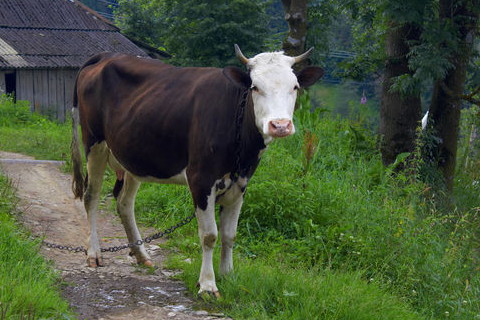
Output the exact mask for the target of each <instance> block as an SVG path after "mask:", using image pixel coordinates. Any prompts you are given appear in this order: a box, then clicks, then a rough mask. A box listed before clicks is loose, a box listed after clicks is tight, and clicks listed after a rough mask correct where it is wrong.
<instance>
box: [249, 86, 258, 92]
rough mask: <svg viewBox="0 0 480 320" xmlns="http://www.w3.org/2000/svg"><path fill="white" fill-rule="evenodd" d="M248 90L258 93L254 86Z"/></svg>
mask: <svg viewBox="0 0 480 320" xmlns="http://www.w3.org/2000/svg"><path fill="white" fill-rule="evenodd" d="M250 90H252V91H255V92H258V88H257V87H256V86H251V87H250Z"/></svg>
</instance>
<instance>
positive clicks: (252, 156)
mask: <svg viewBox="0 0 480 320" xmlns="http://www.w3.org/2000/svg"><path fill="white" fill-rule="evenodd" d="M244 97H245V98H244V99H242V100H243V101H242V103H241V105H239V108H243V117H241V118H242V121H241V123H236V125H235V126H236V128H235V130H236V132H238V130H239V129H240V139H239V141H236V146H235V149H236V150H235V154H236V155H235V157H237V158H238V159H235V162H236V168H235V171H236V172H235V175H236V176H242V177H250V176H251V175H252V174H253V172H254V171H255V169H256V168H257V166H258V163H259V161H260V155H261V152H262V150H263V149H265V148H266V146H265V143H264V140H263V136H262V135H261V134H260V132H259V131H258V128H257V126H256V125H255V113H254V110H253V101H252V96H251V92H250V90H248V91H247V92H246V93H244ZM238 111H240V110H237V115H238ZM240 112H242V111H240ZM237 119H238V117H237Z"/></svg>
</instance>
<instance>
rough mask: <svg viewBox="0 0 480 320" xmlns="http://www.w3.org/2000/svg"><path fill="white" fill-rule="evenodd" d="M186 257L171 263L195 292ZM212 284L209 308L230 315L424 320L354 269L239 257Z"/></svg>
mask: <svg viewBox="0 0 480 320" xmlns="http://www.w3.org/2000/svg"><path fill="white" fill-rule="evenodd" d="M237 258H238V257H237ZM191 261H192V263H186V262H185V261H184V260H181V259H178V257H177V260H176V261H173V262H171V266H172V267H176V268H181V269H183V270H184V273H183V274H182V276H181V278H182V280H185V281H186V283H187V285H188V286H189V288H190V290H192V291H196V290H198V288H197V287H196V285H195V283H196V281H197V278H198V270H199V268H200V264H201V257H200V255H195V256H193V258H191ZM218 286H219V290H220V292H221V293H222V298H221V299H220V300H219V301H216V302H212V305H210V307H212V308H218V309H219V310H221V311H222V312H224V313H226V314H227V315H228V316H230V317H232V318H234V319H325V320H335V319H338V320H339V319H356V320H362V319H365V320H374V319H378V320H381V319H382V320H383V319H391V320H393V319H399V320H407V319H424V317H422V316H420V315H418V314H416V313H415V312H413V311H412V310H411V308H410V307H409V306H408V304H407V303H406V302H405V301H402V300H401V299H400V298H398V297H395V296H393V295H392V294H390V293H388V292H387V290H385V289H382V288H381V287H380V286H379V285H378V284H377V283H375V282H374V281H372V282H368V281H366V280H364V277H363V276H362V275H361V274H360V273H359V272H334V271H331V270H318V269H311V270H308V269H305V268H301V266H299V267H298V268H294V267H292V266H290V265H287V264H282V263H277V262H274V261H272V260H269V259H264V258H257V259H242V260H241V264H240V266H239V267H238V268H237V270H236V272H235V273H234V274H232V275H229V276H227V277H224V278H220V279H219V280H218ZM207 303H208V300H207Z"/></svg>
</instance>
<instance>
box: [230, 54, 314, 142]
mask: <svg viewBox="0 0 480 320" xmlns="http://www.w3.org/2000/svg"><path fill="white" fill-rule="evenodd" d="M312 50H313V48H311V49H310V50H308V51H307V52H305V53H304V54H302V55H300V56H298V57H289V56H286V55H284V54H283V52H267V53H260V54H258V55H256V56H255V57H253V58H250V59H248V58H246V57H245V56H244V55H243V54H242V52H241V51H240V48H239V47H238V46H237V45H235V52H236V55H237V57H238V59H239V60H240V61H241V62H242V63H243V64H245V65H246V66H247V68H248V71H249V73H248V74H247V73H245V72H243V71H242V70H240V69H239V68H236V67H227V68H225V69H224V71H223V73H224V74H225V76H226V77H227V78H229V79H230V80H231V81H232V82H233V83H235V84H236V85H238V86H241V87H244V88H250V89H251V91H252V100H253V106H254V112H255V123H256V125H257V128H258V130H259V131H260V133H261V134H262V135H263V137H264V140H265V143H268V142H270V141H271V140H272V139H273V138H279V137H286V136H289V135H291V134H293V133H294V132H295V127H294V125H293V122H292V117H293V110H294V108H295V101H296V99H297V91H298V89H299V88H306V87H309V86H311V85H312V84H314V83H315V82H316V81H317V80H318V79H320V78H321V77H322V75H323V69H322V68H319V67H312V66H311V67H306V68H305V69H303V70H302V71H300V72H299V73H297V74H295V73H294V72H293V70H292V66H293V65H294V64H295V63H298V62H300V61H302V60H304V59H306V58H307V57H308V55H309V54H310V53H311V51H312Z"/></svg>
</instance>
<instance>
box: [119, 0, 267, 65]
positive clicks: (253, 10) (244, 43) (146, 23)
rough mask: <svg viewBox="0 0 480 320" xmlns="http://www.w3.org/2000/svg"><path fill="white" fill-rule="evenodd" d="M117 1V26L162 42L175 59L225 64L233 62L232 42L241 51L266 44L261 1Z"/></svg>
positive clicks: (152, 41)
mask: <svg viewBox="0 0 480 320" xmlns="http://www.w3.org/2000/svg"><path fill="white" fill-rule="evenodd" d="M119 5H120V6H119V9H118V10H117V16H119V17H122V18H121V19H118V20H117V21H118V22H117V23H118V24H119V26H120V27H121V28H122V30H124V32H126V33H127V34H130V35H133V36H136V37H138V38H140V39H142V40H144V41H147V42H148V43H150V44H152V45H154V46H159V45H162V46H164V47H165V48H166V49H167V51H169V52H170V53H172V54H173V55H174V58H173V59H172V62H173V63H176V64H180V65H195V66H224V65H226V64H232V63H236V60H235V54H234V50H233V45H234V44H235V43H237V44H238V45H239V46H240V47H241V48H242V51H243V52H244V53H245V54H246V55H250V54H252V53H258V52H260V51H261V49H263V47H264V44H265V43H266V38H267V30H268V22H269V17H268V16H267V15H266V14H265V12H266V11H265V10H266V2H264V1H260V2H259V1H251V0H234V1H224V0H215V1H201V2H199V1H197V0H188V1H163V0H156V1H146V0H134V1H129V0H123V1H119Z"/></svg>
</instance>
